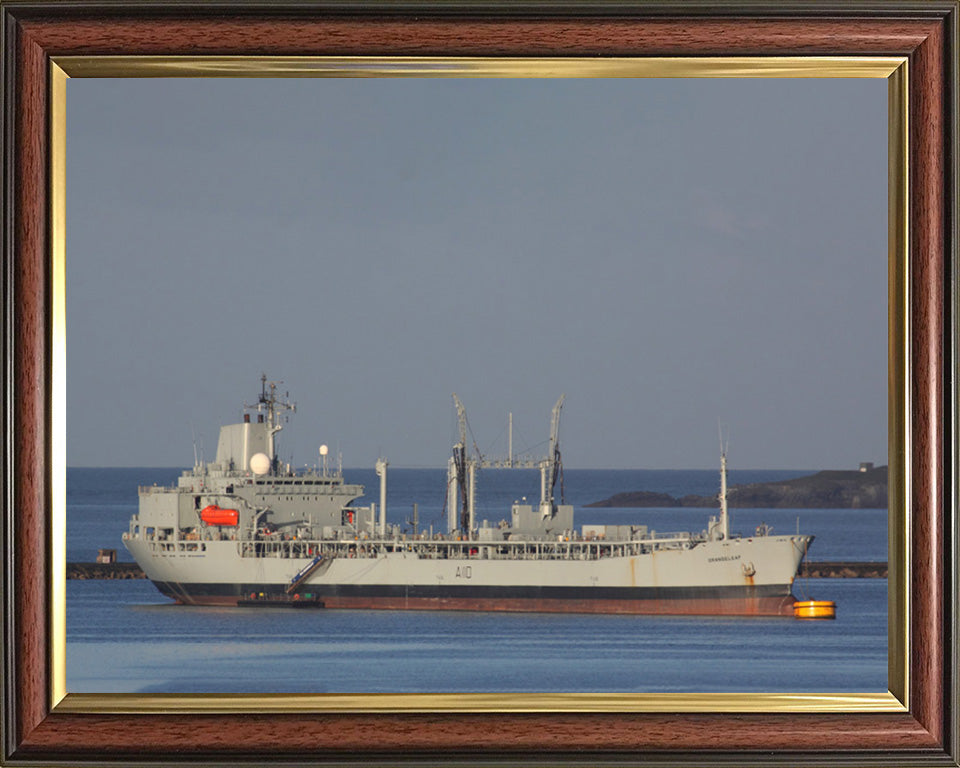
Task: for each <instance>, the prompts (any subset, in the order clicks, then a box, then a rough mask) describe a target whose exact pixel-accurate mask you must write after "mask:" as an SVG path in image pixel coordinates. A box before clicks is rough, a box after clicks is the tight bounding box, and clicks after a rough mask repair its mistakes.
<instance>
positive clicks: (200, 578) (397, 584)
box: [126, 536, 810, 616]
mask: <svg viewBox="0 0 960 768" xmlns="http://www.w3.org/2000/svg"><path fill="white" fill-rule="evenodd" d="M809 539H810V537H807V536H766V537H758V538H755V539H731V540H730V541H726V542H722V541H717V542H701V543H698V544H697V545H695V546H693V547H692V548H689V549H686V548H678V549H671V550H658V551H654V552H647V553H646V554H630V555H617V554H606V552H612V551H615V550H616V549H617V547H621V546H628V545H626V544H625V543H623V542H610V543H607V544H603V545H599V544H598V545H595V546H594V547H593V548H592V550H593V551H592V552H591V551H590V550H591V548H590V547H588V546H580V547H579V549H580V550H581V551H582V553H583V554H585V555H586V556H591V555H592V556H593V558H594V559H583V560H581V559H579V558H578V557H576V553H575V552H574V557H575V558H576V559H567V558H565V557H561V558H560V559H523V557H522V553H512V555H519V556H516V557H510V558H509V559H497V558H496V557H495V556H494V557H491V555H492V554H493V553H492V551H491V550H492V549H493V548H487V547H484V545H482V544H478V543H475V542H470V544H471V546H470V547H469V548H464V551H465V552H466V553H467V554H466V556H458V555H457V554H456V553H455V552H452V551H449V552H446V553H444V554H448V555H450V556H449V557H433V556H431V555H433V554H435V550H436V546H435V545H432V546H431V544H425V543H423V542H420V541H411V542H403V541H389V542H369V543H368V546H367V547H364V552H363V553H361V554H360V556H357V551H356V550H355V549H354V550H353V552H354V556H353V557H351V556H350V554H349V550H344V549H341V552H344V556H342V557H331V558H330V560H329V562H327V563H325V564H324V566H323V567H321V568H319V569H318V570H317V572H316V573H314V574H312V575H311V576H310V578H308V579H307V580H305V581H304V582H303V583H301V584H299V585H298V586H297V587H296V590H295V591H293V592H288V591H287V589H288V587H289V586H290V584H291V582H292V581H293V580H294V577H295V576H296V574H297V573H298V572H299V571H301V570H302V569H303V568H305V567H307V566H309V564H310V562H311V558H310V557H283V556H267V557H263V556H255V557H243V556H241V554H240V548H238V547H237V544H236V542H208V543H207V547H206V551H205V552H203V553H197V554H193V553H191V552H190V551H188V550H187V547H189V546H190V542H181V543H180V544H181V545H183V546H184V551H182V552H170V551H162V552H158V551H156V549H154V548H152V547H151V546H150V543H149V542H142V541H132V540H128V541H126V544H127V547H128V548H129V549H130V551H131V553H133V555H134V557H135V558H136V559H137V561H138V562H139V563H140V564H141V566H142V567H143V568H144V570H145V572H146V573H147V575H148V577H149V578H150V579H151V580H152V581H153V583H154V584H155V585H156V586H157V588H158V589H159V590H160V592H162V593H163V594H165V595H167V596H168V597H170V598H172V599H174V600H176V601H177V602H180V603H185V604H196V605H236V604H237V602H238V601H240V600H250V599H263V600H267V601H269V600H294V599H303V600H312V601H318V602H320V603H322V604H323V606H324V607H326V608H355V609H359V608H370V609H390V610H396V609H407V610H471V611H540V612H577V613H631V614H691V615H766V616H769V615H792V606H793V602H794V598H793V597H792V595H791V586H792V583H793V578H794V576H795V574H796V572H797V569H798V567H799V564H800V560H801V557H802V554H803V552H804V550H805V548H806V546H808V545H809ZM317 544H319V545H320V546H322V544H323V543H322V542H318V543H317ZM151 549H153V551H151ZM448 549H449V548H448ZM471 550H474V553H473V554H472V555H471V554H469V553H470V551H471ZM279 551H282V548H280V549H278V552H279Z"/></svg>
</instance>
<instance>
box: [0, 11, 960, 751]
mask: <svg viewBox="0 0 960 768" xmlns="http://www.w3.org/2000/svg"><path fill="white" fill-rule="evenodd" d="M0 9H2V23H3V39H4V41H5V46H4V50H3V68H4V69H3V104H4V111H3V115H4V128H5V130H4V133H3V136H4V138H3V153H4V154H3V157H4V174H5V175H4V200H5V205H4V209H3V211H4V232H5V235H6V236H5V238H4V245H3V247H4V266H5V273H4V280H5V282H4V288H5V296H4V300H5V308H6V309H7V311H6V312H5V313H4V324H5V325H4V330H5V336H4V339H5V345H6V346H5V353H6V354H5V360H4V364H5V365H6V371H5V372H6V375H5V377H4V381H5V392H4V396H5V405H6V408H5V428H6V431H7V445H8V448H9V452H8V456H9V460H8V461H7V462H6V463H5V469H4V471H5V480H6V482H5V492H6V497H5V514H6V524H5V528H4V549H5V555H6V562H7V564H8V565H7V568H6V569H5V571H4V592H3V594H4V602H5V605H4V624H3V630H4V651H5V675H4V677H3V686H4V696H5V702H6V705H7V706H6V707H5V717H4V722H3V728H4V739H3V755H2V756H3V760H4V761H11V762H17V763H18V764H32V763H36V764H43V763H49V762H50V761H81V760H82V761H92V762H102V763H111V762H129V761H131V760H136V761H144V760H151V761H157V762H165V761H169V762H177V761H182V760H185V759H189V760H191V761H194V760H202V761H204V762H210V763H218V762H219V763H225V764H226V763H237V762H261V761H263V760H265V759H276V760H281V761H293V762H298V763H317V764H320V763H331V762H375V763H395V762H411V761H414V762H429V763H440V764H443V763H446V762H478V763H484V762H490V761H497V762H514V763H523V764H525V763H529V762H542V761H544V760H546V761H549V762H556V763H564V762H582V761H584V760H588V761H590V762H592V763H598V764H599V763H603V762H605V761H610V762H618V763H623V762H627V763H644V764H677V763H684V764H720V763H728V762H730V761H735V762H744V763H754V764H760V763H764V764H767V763H769V764H786V763H790V764H793V763H801V764H802V763H811V764H812V763H830V762H837V763H841V762H849V761H851V760H853V761H856V762H858V763H860V762H862V763H869V764H901V763H903V762H904V761H905V760H910V761H916V760H919V759H923V760H924V761H927V762H934V763H936V764H943V765H958V754H960V753H958V727H960V723H958V716H957V707H956V701H957V696H958V681H957V643H956V630H957V627H956V616H957V602H956V600H957V592H958V589H957V568H956V561H955V554H956V551H957V525H956V514H957V513H956V499H955V498H954V496H953V494H954V489H955V488H956V485H957V483H956V481H957V465H956V456H955V453H954V451H955V442H956V426H957V424H956V412H957V409H956V401H957V397H956V395H957V393H956V378H955V365H956V349H955V343H956V341H955V339H956V327H955V324H956V316H955V310H954V308H955V306H956V298H957V297H956V285H955V280H956V272H957V268H956V267H957V265H956V261H957V254H956V241H955V238H956V200H957V194H956V193H957V189H956V184H957V174H956V170H957V169H956V161H957V124H956V123H957V121H956V89H957V77H956V68H955V66H954V62H955V58H956V53H957V52H956V48H955V46H956V39H957V4H956V3H955V2H944V3H940V2H930V3H925V4H923V6H922V9H921V10H920V11H918V10H917V8H915V7H914V6H913V5H910V6H908V5H906V4H904V5H902V6H900V5H897V4H896V3H894V4H891V5H889V6H885V7H884V10H883V12H882V13H879V12H876V11H875V9H873V8H872V7H870V6H868V5H866V4H860V3H857V2H851V3H842V4H839V5H837V6H836V7H834V6H831V7H829V8H827V7H826V6H821V5H816V4H804V3H798V4H790V5H786V6H785V5H777V6H759V5H755V4H750V5H739V4H736V3H733V4H727V5H723V6H721V7H719V8H713V9H711V10H707V9H700V8H692V7H690V8H684V7H677V6H674V5H669V4H657V3H653V4H651V3H642V4H637V5H630V4H626V5H622V4H617V5H584V6H571V5H568V4H549V3H548V4H545V5H544V4H536V5H532V4H531V5H525V4H520V5H511V6H509V7H508V6H500V5H490V4H472V3H465V4H462V5H451V4H436V5H431V4H421V5H409V6H397V5H393V4H380V3H376V2H374V3H358V4H355V5H354V4H338V5H331V4H324V3H317V4H309V5H301V6H291V7H283V8H280V7H277V6H258V5H250V4H243V5H239V4H238V5H230V4H228V5H212V4H204V3H193V4H187V5H184V4H176V3H169V4H168V3H163V2H160V3H128V4H123V5H110V6H104V5H98V4H94V3H84V2H80V3H77V4H72V5H70V6H61V5H59V4H57V3H55V2H39V3H31V4H25V3H19V2H2V1H0ZM197 77H208V78H258V79H263V78H270V79H269V80H264V81H263V83H265V84H266V85H267V87H271V88H274V89H278V88H280V87H281V85H280V84H279V83H277V80H278V79H279V78H305V77H306V78H316V77H326V78H351V79H354V78H361V77H363V78H369V77H374V78H398V77H399V78H405V79H407V80H410V79H414V78H428V79H429V80H431V81H447V80H449V79H450V78H461V79H471V80H476V79H494V78H501V79H502V78H508V79H510V80H520V79H524V80H529V81H531V82H536V81H538V80H539V81H542V82H544V83H546V82H547V81H551V82H556V81H559V80H564V81H565V80H567V79H574V80H575V79H582V78H604V79H605V80H607V81H611V82H613V81H629V80H630V79H640V78H643V79H651V78H657V79H661V80H666V79H674V80H675V79H678V78H696V79H698V80H703V81H708V80H714V81H715V80H716V79H717V78H724V79H729V78H764V79H766V80H769V81H770V82H778V81H777V80H776V79H777V78H781V79H786V78H791V79H795V78H807V79H811V78H819V79H824V78H830V79H834V80H835V79H837V78H840V79H850V78H873V79H874V80H878V81H881V82H882V81H885V82H886V86H885V87H886V103H887V117H886V122H885V125H884V126H883V129H884V130H885V131H886V132H887V136H888V139H887V147H888V158H887V183H886V190H885V191H886V201H887V211H888V223H887V232H886V239H887V248H888V266H887V273H886V278H887V279H886V294H885V295H877V296H876V302H877V303H878V304H886V306H887V312H886V318H887V333H886V338H887V347H888V349H887V356H886V357H887V372H888V375H887V386H886V389H887V393H888V394H887V397H888V408H887V423H888V427H887V431H888V446H887V447H888V461H889V498H890V512H889V526H888V528H889V530H888V535H889V549H888V551H889V569H890V575H889V581H888V584H889V592H888V594H889V597H888V612H887V615H888V648H887V657H888V674H887V687H888V690H887V691H886V692H877V693H855V694H837V693H835V692H830V691H824V692H821V691H816V692H812V693H750V694H746V693H736V692H730V693H727V692H719V693H703V692H696V693H683V694H632V693H605V692H599V691H590V690H584V688H583V687H579V688H577V689H576V690H575V691H573V692H570V693H565V692H559V693H549V694H543V693H540V694H538V693H535V692H509V693H503V692H495V693H482V694H476V693H442V692H429V690H423V691H419V692H417V693H413V694H403V693H351V692H349V690H346V691H344V692H340V691H342V690H343V689H339V688H333V689H331V690H335V691H338V692H335V693H319V692H317V693H303V694H259V693H249V692H245V691H244V690H243V688H242V686H239V687H237V688H235V689H231V690H236V691H237V692H235V693H228V694H223V693H215V694H205V693H200V692H191V691H193V689H190V688H189V687H188V688H186V689H185V690H184V691H183V692H178V693H157V694H147V693H139V694H132V693H113V694H110V693H77V692H75V691H70V690H69V688H68V686H67V683H66V675H65V668H66V657H67V647H66V642H65V637H66V618H65V603H66V584H65V578H64V566H65V561H66V559H67V556H66V546H67V542H66V526H65V509H66V500H67V495H66V464H67V455H68V446H67V435H68V433H67V430H66V423H67V420H68V419H70V418H71V415H70V413H69V410H68V407H67V403H68V399H67V373H68V372H67V366H66V360H67V358H66V352H65V338H66V333H67V325H68V316H67V313H66V304H67V302H69V301H70V297H69V281H67V280H66V268H65V258H64V253H65V250H66V244H65V243H66V241H65V235H64V233H65V224H66V211H67V210H69V209H70V199H69V195H68V194H67V190H68V186H67V184H66V183H65V169H66V168H67V155H66V152H67V150H68V148H69V143H68V138H69V134H68V133H67V129H66V125H67V124H68V121H69V114H70V113H69V111H68V110H67V103H68V98H67V89H68V82H67V81H68V80H69V79H71V78H76V79H80V78H125V79H127V80H128V81H129V82H130V84H132V85H133V86H134V87H135V86H136V84H137V82H140V83H142V82H144V81H146V80H147V79H153V78H197ZM272 83H277V84H275V85H271V84H272ZM411 93H413V92H411ZM186 109H188V110H190V108H189V107H187V108H186ZM429 109H431V110H436V111H438V112H439V111H440V110H438V109H437V103H436V102H432V104H431V106H430V107H429ZM190 113H191V114H194V113H195V112H190ZM395 114H399V113H395ZM544 114H546V113H544ZM438 119H442V117H440V118H438ZM411 130H413V131H416V132H418V133H420V134H422V133H423V132H424V128H423V126H422V125H420V127H418V128H412V129H411ZM118 135H119V134H118ZM198 135H199V134H198ZM330 135H332V133H331V134H330ZM784 135H785V136H786V135H787V134H786V133H785V134H784ZM318 140H320V141H322V140H323V139H322V138H318ZM476 140H477V139H474V141H476ZM267 144H268V143H265V144H264V145H262V146H263V148H264V150H267V149H268V146H267ZM201 150H202V147H198V151H201ZM457 151H459V152H463V146H462V145H461V146H460V147H459V149H458V150H457ZM581 151H582V149H581ZM386 152H387V155H389V157H386V160H387V162H388V163H389V162H390V161H391V159H392V158H396V157H397V156H399V155H402V154H403V150H402V149H397V148H392V149H387V150H386ZM373 153H374V148H373V146H372V145H371V147H370V152H369V153H361V154H368V155H370V157H368V158H367V160H368V161H369V162H376V158H377V156H376V155H375V154H373ZM677 154H678V153H677V152H674V153H673V162H672V164H671V162H670V158H667V162H666V164H665V167H667V168H670V167H672V168H673V169H674V170H675V171H676V170H677V169H678V168H680V167H681V166H682V164H683V163H682V162H681V158H680V157H678V156H677ZM354 159H356V158H354ZM382 159H383V158H381V161H382ZM708 160H709V158H707V161H708ZM701 162H702V161H701ZM398 165H400V166H402V165H403V163H399V164H398ZM101 170H103V171H104V173H105V174H106V171H107V168H106V163H104V165H103V166H102V167H101ZM409 171H410V169H409V168H407V172H409ZM278 172H280V171H279V170H278ZM399 172H403V168H400V169H399V171H398V173H399ZM521 173H525V174H529V173H530V171H529V170H522V171H521ZM104 178H107V176H106V175H105V176H104ZM628 182H629V179H628V180H626V182H625V186H624V190H627V191H626V192H623V193H621V194H629V189H630V187H629V183H628ZM881 183H882V180H881ZM214 186H215V185H214ZM341 190H345V188H344V187H341ZM741 194H743V193H741ZM104 199H106V198H104ZM357 199H358V200H360V201H362V200H363V199H364V198H363V196H362V195H360V196H359V197H358V198H357ZM118 210H119V207H118ZM722 213H723V212H722V211H717V210H715V211H714V214H715V215H714V216H713V218H712V219H710V222H708V223H709V224H710V225H711V226H713V227H714V229H715V230H716V231H719V230H718V229H717V228H724V227H726V228H727V229H729V227H730V226H732V225H731V222H730V221H729V219H728V218H724V217H723V215H722ZM345 215H353V214H351V213H348V214H345ZM757 215H758V216H759V215H761V214H760V213H759V211H758V213H757ZM123 218H124V221H122V222H121V221H118V222H117V223H116V225H115V227H111V229H112V231H111V235H112V236H113V237H115V238H123V237H125V236H127V235H125V233H129V232H135V231H136V227H137V226H138V224H137V222H136V220H135V219H133V218H132V217H131V215H130V214H129V213H124V214H123ZM107 220H108V221H109V218H108V219H107ZM361 220H362V217H360V218H358V221H361ZM141 223H142V222H141ZM94 226H97V225H94ZM108 226H109V225H108ZM401 229H402V228H401ZM238 232H239V230H238ZM238 236H239V235H238ZM151 258H152V262H153V263H154V264H155V263H156V257H151ZM100 274H101V277H103V276H105V275H106V270H103V271H102V272H101V273H100ZM123 279H127V278H121V279H120V282H119V283H118V286H119V290H120V291H122V280H123ZM878 293H879V292H878ZM118 306H120V307H121V308H122V305H118ZM128 309H129V308H128ZM132 309H133V310H135V307H134V308H132ZM881 314H882V313H881ZM247 332H249V333H251V334H253V333H255V330H254V329H253V328H250V329H247ZM612 333H613V332H612V330H611V335H612ZM121 353H122V352H121ZM128 353H131V351H130V350H128ZM131 356H133V355H132V354H131ZM253 362H254V363H255V362H256V361H253ZM265 391H266V390H265ZM245 392H246V391H245V390H244V393H245ZM241 396H243V394H241ZM558 407H559V403H558ZM271 418H272V417H271ZM78 421H79V419H78ZM321 454H322V456H323V457H325V456H326V454H325V452H324V451H322V450H321ZM511 455H512V451H511ZM251 461H252V460H251ZM323 472H324V473H326V467H324V470H323ZM227 511H229V510H227ZM371 519H372V520H373V519H374V518H371ZM371 525H373V523H371ZM131 530H132V529H131ZM291 546H293V545H291ZM254 597H255V596H254ZM744 673H748V670H744ZM187 756H188V757H187Z"/></svg>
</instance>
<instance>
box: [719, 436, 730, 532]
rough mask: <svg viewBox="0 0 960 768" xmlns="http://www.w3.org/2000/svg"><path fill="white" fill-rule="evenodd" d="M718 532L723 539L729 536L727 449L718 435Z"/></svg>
mask: <svg viewBox="0 0 960 768" xmlns="http://www.w3.org/2000/svg"><path fill="white" fill-rule="evenodd" d="M720 533H721V534H722V536H723V539H724V540H727V539H729V538H730V516H729V515H728V514H727V450H726V448H725V447H724V445H723V436H722V435H721V437H720Z"/></svg>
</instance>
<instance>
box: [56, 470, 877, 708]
mask: <svg viewBox="0 0 960 768" xmlns="http://www.w3.org/2000/svg"><path fill="white" fill-rule="evenodd" d="M179 473H180V470H179V469H156V468H146V469H144V468H123V469H109V468H106V469H85V468H84V469H81V468H69V469H68V470H67V559H68V560H70V561H87V562H89V561H92V560H93V559H94V558H95V556H96V553H97V549H99V548H101V547H110V548H115V549H117V553H118V556H119V558H120V559H121V560H126V561H129V560H131V558H130V557H129V555H128V554H127V552H126V550H125V549H124V548H123V545H122V543H121V541H120V535H121V534H122V533H123V531H124V530H126V528H127V521H128V520H129V517H130V515H132V514H134V513H135V512H136V509H137V486H138V485H149V484H152V483H158V484H170V483H172V482H174V480H175V478H176V476H177V475H178V474H179ZM344 474H345V475H346V479H347V481H348V482H359V483H362V484H364V485H365V486H366V488H367V489H368V491H370V492H371V495H370V496H369V497H366V498H364V499H363V500H361V502H360V503H370V502H372V501H377V500H378V499H377V498H374V495H378V493H379V491H378V488H379V485H378V480H377V478H376V476H375V474H374V472H373V470H362V469H361V470H345V472H344ZM803 474H807V473H806V472H801V471H773V470H765V471H734V472H731V473H730V481H731V482H732V483H748V482H760V481H764V480H773V479H778V478H787V477H798V476H800V475H803ZM444 481H445V471H444V470H433V469H393V468H391V469H390V470H389V483H388V497H387V509H388V519H389V520H390V521H391V522H395V523H398V524H401V525H403V524H406V521H407V520H409V519H410V518H411V517H412V513H413V503H414V502H417V504H418V507H419V519H420V525H421V527H423V528H426V527H428V526H429V525H431V524H433V525H434V526H436V528H437V529H438V530H439V529H440V528H441V527H442V522H443V521H442V517H443V516H442V504H443V493H444ZM564 486H565V492H566V501H567V503H571V504H574V505H575V506H576V507H577V509H576V518H577V524H578V525H579V524H582V523H628V522H637V523H643V524H646V525H648V526H649V527H651V528H653V529H655V530H657V531H658V532H669V531H686V530H694V531H699V530H702V529H703V528H704V527H705V526H706V520H707V517H708V516H709V515H710V514H711V510H708V509H584V508H582V507H583V505H584V504H587V503H589V502H592V501H597V500H599V499H602V498H605V497H607V496H610V495H612V494H614V493H618V492H623V491H634V490H648V491H657V492H663V493H670V494H672V495H676V496H680V495H684V494H688V493H695V494H710V493H715V492H716V491H717V489H718V486H719V477H718V474H717V472H714V471H701V470H673V471H654V470H566V473H565V478H564ZM539 487H540V486H539V474H538V473H537V472H536V471H534V470H513V471H510V470H484V472H482V473H481V474H480V478H479V484H478V505H477V516H478V518H479V519H484V518H486V519H489V520H490V521H491V522H495V521H498V520H500V519H501V518H503V517H506V516H508V514H509V506H510V504H511V502H513V501H514V500H516V499H520V498H522V497H523V496H528V497H529V498H530V499H535V498H537V497H538V494H539ZM731 517H732V524H731V530H732V531H734V532H737V531H739V532H743V533H745V534H746V533H750V532H752V531H753V529H754V528H755V527H756V526H757V525H759V524H760V523H761V522H765V523H767V524H768V525H771V526H772V527H773V529H774V531H775V532H777V533H790V532H795V531H796V530H797V529H798V527H799V530H800V532H802V533H812V534H814V535H815V536H816V537H817V538H816V540H815V541H814V544H813V546H812V548H811V551H810V558H811V559H812V560H861V561H862V560H886V557H887V514H886V511H885V510H732V512H731ZM795 591H796V593H797V594H798V595H803V596H806V597H811V598H816V599H826V600H835V601H836V602H837V605H838V615H837V619H836V621H831V622H801V621H794V620H793V619H729V618H696V617H656V616H578V615H552V614H499V613H443V612H437V613H434V612H402V611H400V612H391V611H290V610H283V609H277V610H268V609H238V608H201V607H188V606H177V605H172V604H170V603H169V601H168V600H166V599H165V598H163V597H162V596H161V595H160V594H159V593H158V592H157V591H156V589H154V587H153V586H152V585H151V584H150V583H149V582H147V581H144V580H134V581H75V580H71V581H68V582H67V688H68V690H69V691H72V692H104V693H113V692H211V693H213V692H240V691H249V692H256V693H260V692H278V693H283V692H321V693H322V692H415V691H419V692H464V691H473V692H485V691H530V692H562V691H596V692H614V691H628V692H629V691H647V692H654V691H692V692H707V691H744V692H752V691H771V692H778V691H785V692H787V691H789V692H804V691H835V692H853V691H886V689H887V677H886V676H887V634H886V633H887V605H886V599H887V584H886V580H885V579H807V580H803V581H798V583H797V587H796V590H795Z"/></svg>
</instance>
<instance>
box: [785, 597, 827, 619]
mask: <svg viewBox="0 0 960 768" xmlns="http://www.w3.org/2000/svg"><path fill="white" fill-rule="evenodd" d="M793 616H794V618H796V619H835V618H837V604H836V603H835V602H833V600H798V601H797V602H795V603H794V604H793Z"/></svg>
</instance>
